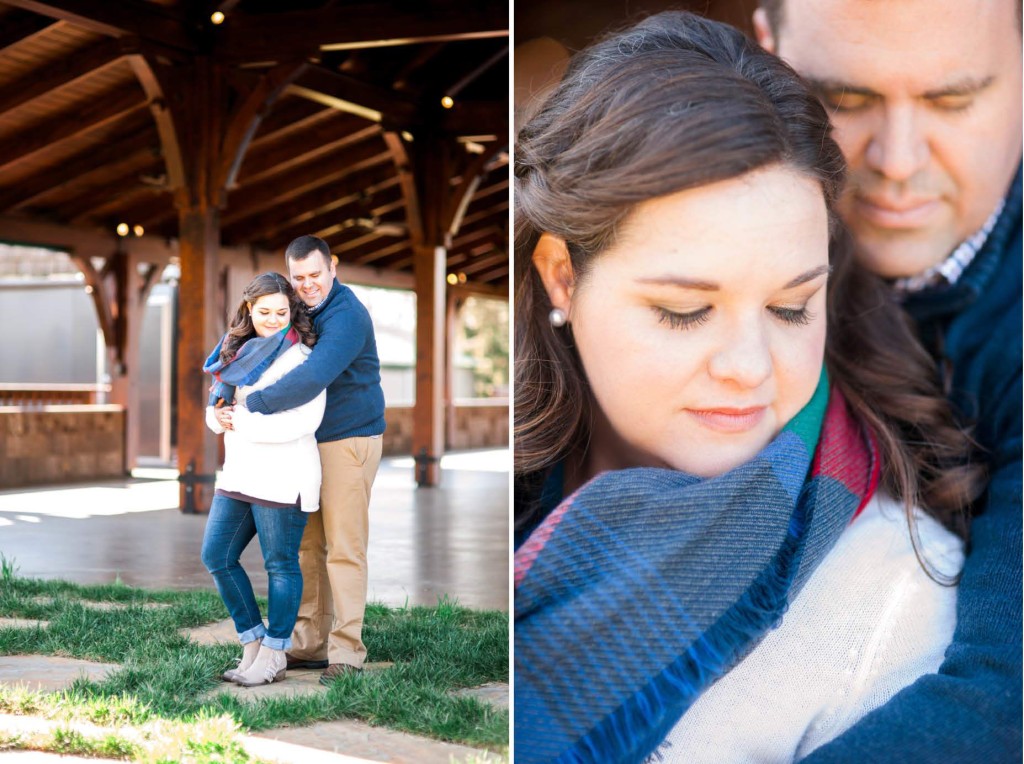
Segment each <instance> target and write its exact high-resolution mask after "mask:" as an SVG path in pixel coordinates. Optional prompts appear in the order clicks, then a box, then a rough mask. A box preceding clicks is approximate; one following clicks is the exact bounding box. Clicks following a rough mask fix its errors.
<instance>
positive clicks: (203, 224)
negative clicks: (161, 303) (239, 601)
mask: <svg viewBox="0 0 1024 764" xmlns="http://www.w3.org/2000/svg"><path fill="white" fill-rule="evenodd" d="M178 220H179V231H180V239H179V241H180V248H181V249H180V256H181V280H180V282H179V286H178V348H177V350H178V375H177V376H178V419H177V426H178V472H179V473H181V478H180V479H181V481H182V484H181V508H182V511H183V512H198V511H205V510H207V509H208V508H209V506H210V501H211V498H212V496H213V485H212V482H210V479H211V477H212V475H213V474H214V470H215V469H216V468H217V439H216V436H215V435H214V434H213V433H212V432H210V430H209V429H208V428H207V427H206V424H205V412H206V400H207V396H208V394H209V392H208V391H209V380H208V378H207V377H206V375H204V374H203V362H204V361H205V360H206V356H207V354H208V353H209V352H210V350H211V348H213V346H214V345H215V344H216V342H217V335H216V329H215V322H216V317H215V315H214V308H213V305H214V289H215V286H216V284H217V279H216V272H217V270H216V269H217V251H218V249H219V247H220V220H219V214H218V211H217V209H216V207H213V206H209V205H207V206H198V207H186V208H183V209H180V210H179V214H178Z"/></svg>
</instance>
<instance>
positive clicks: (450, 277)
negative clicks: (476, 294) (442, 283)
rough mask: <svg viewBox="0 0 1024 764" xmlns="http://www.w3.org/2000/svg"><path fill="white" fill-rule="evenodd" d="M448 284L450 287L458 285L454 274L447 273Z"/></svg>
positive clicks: (457, 279) (457, 278)
mask: <svg viewBox="0 0 1024 764" xmlns="http://www.w3.org/2000/svg"><path fill="white" fill-rule="evenodd" d="M448 283H449V284H451V285H452V286H455V285H456V284H458V283H459V277H458V276H456V275H455V274H454V273H449V274H448Z"/></svg>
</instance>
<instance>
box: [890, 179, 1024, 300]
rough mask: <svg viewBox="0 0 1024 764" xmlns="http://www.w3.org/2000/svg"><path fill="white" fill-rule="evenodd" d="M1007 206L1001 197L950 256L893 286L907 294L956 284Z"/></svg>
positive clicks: (895, 282) (897, 280)
mask: <svg viewBox="0 0 1024 764" xmlns="http://www.w3.org/2000/svg"><path fill="white" fill-rule="evenodd" d="M1005 206H1006V199H1005V198H1003V199H1000V200H999V204H998V205H996V208H995V211H994V212H993V213H992V214H991V215H989V217H988V220H986V221H985V224H984V225H983V226H982V227H981V228H979V229H978V230H977V231H975V232H974V233H973V234H971V236H969V237H968V238H967V239H966V240H965V241H963V242H961V243H960V245H959V246H958V247H957V248H956V249H954V250H953V252H952V253H951V254H950V256H949V257H947V258H946V259H945V260H943V261H942V262H941V263H938V264H936V265H933V266H932V267H931V268H929V269H928V270H926V271H924V272H923V273H919V274H917V275H916V276H904V277H903V278H898V279H896V280H895V281H894V282H893V288H894V289H895V290H896V291H897V292H898V293H900V294H904V295H907V294H913V293H915V292H921V291H923V290H925V289H928V288H930V287H934V286H938V285H939V284H943V283H945V284H950V285H952V284H955V283H956V282H957V279H959V278H960V276H961V275H962V274H963V272H964V271H965V270H966V269H967V266H968V265H970V264H971V261H973V260H974V258H975V257H976V256H977V254H978V252H979V251H981V248H982V247H983V246H985V242H986V241H987V240H988V236H989V234H990V233H992V229H993V228H994V227H995V224H996V221H997V220H998V219H999V216H1000V215H1001V214H1002V212H1003V208H1004V207H1005Z"/></svg>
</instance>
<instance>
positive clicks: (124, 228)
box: [117, 223, 129, 236]
mask: <svg viewBox="0 0 1024 764" xmlns="http://www.w3.org/2000/svg"><path fill="white" fill-rule="evenodd" d="M128 230H129V229H128V224H127V223H118V224H117V235H118V236H127V235H128Z"/></svg>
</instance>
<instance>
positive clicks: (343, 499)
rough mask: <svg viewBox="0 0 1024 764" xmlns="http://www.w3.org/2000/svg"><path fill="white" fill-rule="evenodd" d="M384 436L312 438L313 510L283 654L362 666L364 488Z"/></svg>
mask: <svg viewBox="0 0 1024 764" xmlns="http://www.w3.org/2000/svg"><path fill="white" fill-rule="evenodd" d="M382 443H383V438H379V437H377V438H369V437H366V438H345V439H344V440H336V441H332V442H330V443H321V444H319V448H320V466H321V468H322V470H323V483H322V485H321V487H320V511H319V512H313V513H312V514H310V515H309V520H308V522H307V523H306V530H305V532H304V533H303V535H302V545H301V546H300V547H299V567H300V568H301V569H302V580H303V587H302V602H301V603H300V604H299V617H298V619H297V620H296V622H295V631H294V632H292V648H291V649H290V650H289V651H288V652H289V654H290V655H292V656H294V657H296V658H301V659H304V660H323V659H324V658H326V659H327V660H328V661H329V662H330V663H347V664H349V665H351V666H356V667H357V668H360V667H362V665H363V661H364V660H365V659H366V646H365V645H364V644H363V640H362V633H363V611H364V610H365V609H366V543H367V540H368V539H369V530H370V528H369V513H368V511H367V510H368V507H369V504H370V489H371V488H372V487H373V479H374V477H376V475H377V467H378V466H379V465H380V454H381V445H382Z"/></svg>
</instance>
